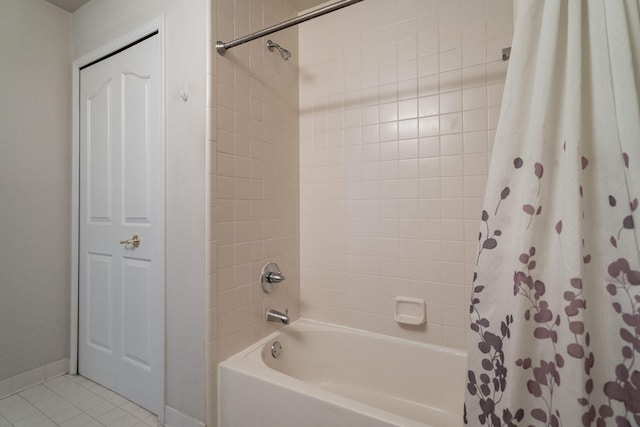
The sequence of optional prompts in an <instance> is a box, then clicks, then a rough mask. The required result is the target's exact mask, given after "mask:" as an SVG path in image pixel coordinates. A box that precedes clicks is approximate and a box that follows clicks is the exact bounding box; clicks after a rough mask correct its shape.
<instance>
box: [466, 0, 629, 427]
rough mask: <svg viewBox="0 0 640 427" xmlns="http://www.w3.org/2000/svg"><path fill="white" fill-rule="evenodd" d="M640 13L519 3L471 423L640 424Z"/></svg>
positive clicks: (476, 335)
mask: <svg viewBox="0 0 640 427" xmlns="http://www.w3.org/2000/svg"><path fill="white" fill-rule="evenodd" d="M639 93H640V2H639V1H638V0H546V1H542V0H518V1H517V3H516V24H515V32H514V39H513V43H512V55H511V60H510V64H509V71H508V75H507V82H506V86H505V94H504V100H503V104H502V113H501V116H500V122H499V126H498V131H497V135H496V140H495V144H494V150H493V155H492V162H491V170H490V176H489V180H488V184H487V193H486V198H485V202H484V211H483V212H482V218H481V219H482V222H481V230H480V233H479V236H478V255H477V266H476V272H475V274H474V280H473V287H472V297H471V306H470V314H469V316H470V317H469V318H470V331H469V333H468V337H469V339H468V372H467V384H466V396H465V413H464V421H465V424H468V425H472V426H516V425H522V426H527V425H533V426H565V427H573V426H590V425H593V426H605V425H606V426H638V425H640V251H639V242H640V214H639V212H640V209H638V199H639V198H640V106H639V100H638V98H639Z"/></svg>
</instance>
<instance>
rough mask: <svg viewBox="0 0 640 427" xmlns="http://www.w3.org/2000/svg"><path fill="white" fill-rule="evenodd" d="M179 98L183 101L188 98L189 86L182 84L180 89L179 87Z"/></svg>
mask: <svg viewBox="0 0 640 427" xmlns="http://www.w3.org/2000/svg"><path fill="white" fill-rule="evenodd" d="M180 98H182V100H183V101H184V102H187V101H188V100H189V88H188V87H187V85H184V86H183V87H182V89H180Z"/></svg>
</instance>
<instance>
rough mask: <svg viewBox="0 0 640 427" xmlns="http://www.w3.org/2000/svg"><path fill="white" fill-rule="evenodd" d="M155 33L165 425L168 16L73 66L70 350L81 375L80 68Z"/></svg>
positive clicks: (160, 417) (75, 369) (71, 368)
mask: <svg viewBox="0 0 640 427" xmlns="http://www.w3.org/2000/svg"><path fill="white" fill-rule="evenodd" d="M154 32H157V33H158V37H159V42H160V79H161V84H160V100H161V101H160V104H161V105H160V117H161V118H160V120H161V126H160V140H161V150H160V152H161V158H162V161H161V165H160V169H161V174H162V179H161V181H160V183H159V185H160V186H161V191H160V193H161V198H162V200H161V205H162V209H161V213H160V227H159V228H160V230H161V234H162V236H161V241H162V244H161V250H162V256H161V261H162V266H163V267H162V269H161V281H162V288H163V292H162V304H161V306H160V307H158V309H159V310H160V312H161V316H162V319H163V322H162V325H161V330H162V334H161V335H162V337H161V340H162V355H161V356H160V357H161V360H162V363H161V365H162V369H161V370H160V375H161V376H162V378H161V383H162V387H163V390H162V396H163V402H162V411H161V412H162V413H160V414H157V415H158V421H160V422H161V423H163V422H164V407H165V404H166V311H165V305H166V280H165V277H166V249H165V245H166V242H165V235H166V223H165V216H166V186H165V179H166V146H167V142H166V131H165V128H166V111H165V110H166V109H165V91H166V89H165V86H166V61H165V58H166V42H165V17H164V16H160V17H157V18H155V19H153V20H151V21H149V22H147V23H146V24H144V25H142V26H140V27H137V28H136V29H134V30H132V31H130V32H128V33H126V34H124V35H122V36H120V37H118V38H116V39H114V40H112V41H110V42H108V43H106V44H104V45H102V46H100V47H98V48H96V49H94V50H92V51H90V52H88V53H86V54H85V55H82V56H81V57H79V58H77V59H75V60H74V61H73V64H72V73H73V76H72V78H73V83H72V97H71V100H72V105H71V109H72V167H71V315H70V322H69V323H70V329H71V335H70V340H69V341H70V350H69V373H71V374H77V373H78V344H79V342H78V334H79V332H80V330H79V322H78V318H79V315H80V311H79V308H80V306H79V287H80V278H79V268H80V266H79V259H80V248H79V244H80V240H79V239H80V106H79V101H80V69H81V68H82V67H84V66H86V65H88V64H91V63H92V62H94V61H97V60H100V59H102V58H104V57H106V56H108V55H111V54H115V53H117V52H118V51H119V50H123V49H124V48H126V47H128V46H129V45H131V44H132V43H135V42H137V41H139V40H141V39H143V38H144V37H146V36H149V35H150V34H153V33H154Z"/></svg>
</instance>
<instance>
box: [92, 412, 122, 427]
mask: <svg viewBox="0 0 640 427" xmlns="http://www.w3.org/2000/svg"><path fill="white" fill-rule="evenodd" d="M126 415H127V413H126V412H125V411H124V410H122V409H120V408H115V409H112V410H111V411H109V412H107V413H106V414H104V415H102V416H101V417H98V421H100V422H101V423H102V424H104V425H107V426H108V425H111V424H113V423H115V422H116V421H118V420H119V419H120V418H122V417H124V416H126Z"/></svg>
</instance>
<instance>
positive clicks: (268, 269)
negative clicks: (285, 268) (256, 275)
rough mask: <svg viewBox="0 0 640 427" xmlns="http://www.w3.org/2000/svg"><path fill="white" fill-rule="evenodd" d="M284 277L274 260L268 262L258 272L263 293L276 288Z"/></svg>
mask: <svg viewBox="0 0 640 427" xmlns="http://www.w3.org/2000/svg"><path fill="white" fill-rule="evenodd" d="M284 279H285V277H284V274H282V273H281V272H280V267H278V264H276V263H275V262H270V263H268V264H267V265H265V266H264V267H263V268H262V272H261V273H260V282H261V283H262V289H263V290H264V292H265V293H267V294H270V293H273V292H274V291H275V290H276V287H277V286H278V283H280V282H282V281H283V280H284Z"/></svg>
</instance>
